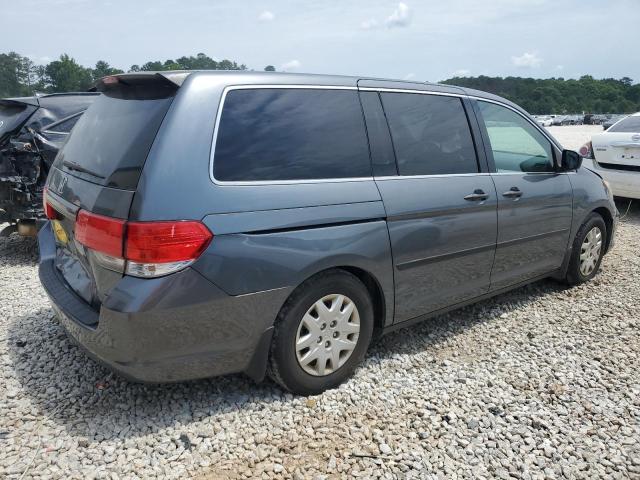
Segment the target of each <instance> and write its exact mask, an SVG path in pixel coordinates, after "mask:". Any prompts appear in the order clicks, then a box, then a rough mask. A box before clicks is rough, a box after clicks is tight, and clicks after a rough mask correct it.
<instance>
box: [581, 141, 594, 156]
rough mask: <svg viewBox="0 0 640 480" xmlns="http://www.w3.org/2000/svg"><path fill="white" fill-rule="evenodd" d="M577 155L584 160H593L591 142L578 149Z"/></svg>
mask: <svg viewBox="0 0 640 480" xmlns="http://www.w3.org/2000/svg"><path fill="white" fill-rule="evenodd" d="M578 153H579V154H580V155H581V156H582V157H584V158H591V159H593V146H592V145H591V142H587V143H585V144H584V145H583V146H582V147H580V151H579V152H578Z"/></svg>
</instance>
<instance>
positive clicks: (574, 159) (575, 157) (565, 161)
mask: <svg viewBox="0 0 640 480" xmlns="http://www.w3.org/2000/svg"><path fill="white" fill-rule="evenodd" d="M580 165H582V156H581V155H580V154H579V153H578V152H574V151H573V150H563V151H562V162H561V168H560V169H561V170H562V171H563V172H570V171H572V170H577V169H579V168H580Z"/></svg>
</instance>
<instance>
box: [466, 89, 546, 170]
mask: <svg viewBox="0 0 640 480" xmlns="http://www.w3.org/2000/svg"><path fill="white" fill-rule="evenodd" d="M478 105H479V107H480V112H481V113H482V117H483V119H484V124H485V126H486V128H487V133H488V134H489V141H490V143H491V152H492V153H493V161H494V163H495V165H496V170H497V171H498V172H553V171H554V169H553V152H552V150H551V143H550V142H549V141H548V140H547V139H546V138H545V136H544V135H543V134H542V133H540V131H539V130H538V129H537V128H535V127H534V126H533V125H531V123H529V122H528V121H527V120H525V119H524V118H523V117H522V116H521V115H519V114H517V113H515V112H514V111H512V110H510V109H508V108H506V107H502V106H500V105H496V104H495V103H489V102H483V101H479V102H478Z"/></svg>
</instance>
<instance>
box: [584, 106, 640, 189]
mask: <svg viewBox="0 0 640 480" xmlns="http://www.w3.org/2000/svg"><path fill="white" fill-rule="evenodd" d="M580 155H582V156H583V157H584V159H585V160H584V165H585V167H587V168H589V169H591V170H593V171H595V172H597V173H598V174H599V175H600V176H602V177H603V178H604V179H605V180H607V181H608V182H609V184H610V185H611V190H612V191H613V194H614V195H615V196H618V197H627V198H636V199H640V112H638V113H634V114H633V115H629V116H628V117H625V118H623V119H622V120H620V121H618V122H616V123H614V124H613V125H612V126H611V127H609V129H608V130H607V131H605V132H602V133H598V134H596V135H594V136H593V137H591V141H590V142H587V143H585V144H584V145H583V146H582V148H581V149H580Z"/></svg>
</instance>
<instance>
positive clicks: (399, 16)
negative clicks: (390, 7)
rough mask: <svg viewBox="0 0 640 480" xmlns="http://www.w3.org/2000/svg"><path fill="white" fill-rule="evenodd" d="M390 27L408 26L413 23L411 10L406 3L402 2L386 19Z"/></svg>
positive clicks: (386, 23)
mask: <svg viewBox="0 0 640 480" xmlns="http://www.w3.org/2000/svg"><path fill="white" fill-rule="evenodd" d="M384 23H385V25H386V26H387V27H388V28H393V27H408V26H409V24H410V23H411V10H409V6H408V5H407V4H406V3H403V2H400V3H398V6H397V7H396V9H395V10H394V11H393V13H392V14H391V15H389V16H388V17H387V19H386V20H385V21H384Z"/></svg>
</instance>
